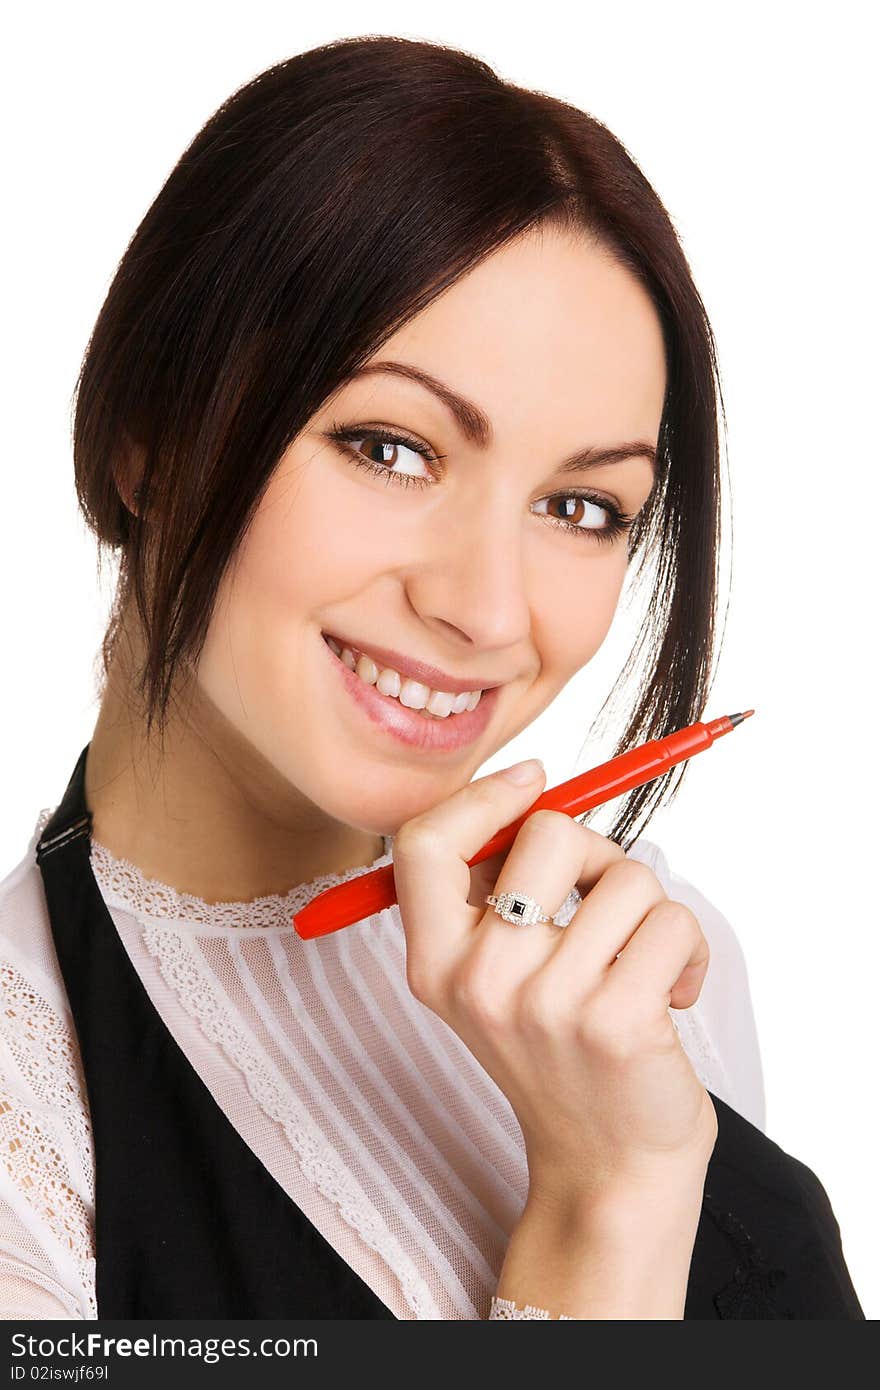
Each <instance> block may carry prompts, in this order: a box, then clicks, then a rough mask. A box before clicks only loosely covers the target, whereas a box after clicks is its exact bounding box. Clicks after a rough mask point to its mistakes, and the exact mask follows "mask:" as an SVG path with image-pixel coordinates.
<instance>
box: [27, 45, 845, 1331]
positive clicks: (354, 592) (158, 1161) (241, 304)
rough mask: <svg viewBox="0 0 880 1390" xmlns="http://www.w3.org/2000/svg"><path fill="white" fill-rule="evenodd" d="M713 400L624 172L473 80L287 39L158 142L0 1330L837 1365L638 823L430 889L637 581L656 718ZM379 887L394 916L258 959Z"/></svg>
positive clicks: (822, 1280)
mask: <svg viewBox="0 0 880 1390" xmlns="http://www.w3.org/2000/svg"><path fill="white" fill-rule="evenodd" d="M717 388H718V383H717V371H716V365H715V356H714V348H713V340H712V334H711V329H710V327H709V325H708V323H707V321H706V317H705V313H704V310H703V306H702V304H701V301H700V298H699V296H698V294H697V291H696V289H695V288H694V285H693V283H692V280H691V277H690V273H689V270H688V266H687V263H686V260H685V257H684V255H683V252H682V250H681V248H680V246H679V244H678V241H677V238H676V236H675V233H674V230H673V228H672V226H671V224H670V221H669V218H668V216H667V215H666V213H665V211H664V209H663V207H662V205H661V204H660V202H659V200H658V198H657V196H656V194H655V193H654V191H653V190H652V189H651V187H650V186H649V184H648V183H647V181H646V180H645V179H644V177H643V176H642V175H641V173H640V172H639V170H638V169H637V167H636V166H635V165H634V163H633V162H632V160H631V159H630V157H629V156H628V155H627V153H626V151H625V150H624V149H623V148H622V146H621V145H620V143H619V142H618V141H617V140H616V139H615V138H614V137H613V136H612V135H611V134H610V132H608V131H607V130H606V129H605V128H604V127H603V126H602V125H600V124H599V123H598V122H597V121H595V120H593V119H592V118H590V117H588V116H586V115H585V114H583V113H582V112H580V111H577V110H575V109H574V108H572V107H569V106H567V105H565V104H564V103H562V102H559V101H556V100H554V99H552V98H550V97H547V96H544V95H543V94H540V93H535V92H529V91H524V90H522V89H520V88H517V87H514V86H513V85H511V84H508V83H505V82H502V81H501V80H500V79H499V78H498V77H497V76H496V75H495V74H494V73H493V72H492V71H491V70H490V69H489V68H488V67H487V66H486V65H485V64H483V63H482V62H480V61H478V60H477V59H476V58H474V57H472V56H470V55H468V54H464V53H460V52H457V51H454V50H451V49H448V48H443V47H440V46H437V45H432V44H427V43H415V42H409V41H405V40H400V39H396V38H389V37H371V38H364V39H347V40H343V41H341V42H338V43H334V44H329V45H327V46H324V47H322V48H319V49H315V50H312V51H311V52H308V53H305V54H303V55H300V56H298V57H296V58H294V59H292V60H290V61H288V62H285V63H281V64H279V65H278V66H277V67H274V68H272V69H270V70H269V71H267V72H265V73H263V74H261V75H260V76H259V77H258V78H256V79H255V80H254V81H252V82H250V83H249V84H248V85H247V86H245V87H244V88H243V89H242V90H241V91H239V92H237V93H236V94H235V95H234V96H233V97H232V98H230V100H229V101H227V102H226V103H225V104H224V105H223V106H222V107H221V108H220V110H219V111H218V112H217V113H216V114H215V116H214V117H213V118H212V119H211V120H210V121H209V122H208V124H207V126H206V127H205V128H204V130H203V131H201V132H200V134H199V135H198V136H197V137H196V139H195V140H194V142H193V143H192V145H191V146H190V148H189V149H188V150H187V151H186V152H185V154H184V155H183V157H182V158H181V160H180V162H179V163H178V165H177V167H176V168H175V169H174V170H173V171H172V173H171V175H170V177H169V179H168V181H167V183H166V185H165V187H164V188H163V189H162V191H161V192H160V194H159V196H158V197H157V199H156V201H155V202H154V204H153V206H152V207H151V208H150V210H149V211H148V213H147V215H146V217H145V218H144V220H143V222H142V224H141V226H140V227H139V229H138V231H137V233H136V234H135V236H134V238H133V240H132V242H131V244H130V246H129V247H128V249H127V250H126V253H125V255H124V257H123V259H122V262H121V264H120V266H119V269H118V271H117V274H116V276H115V278H114V281H113V283H112V285H111V288H110V291H109V293H108V296H107V299H106V302H105V304H104V306H103V308H102V310H101V313H100V315H99V318H98V321H97V324H96V326H95V329H94V333H93V335H92V338H91V341H90V343H89V347H88V351H87V353H86V356H85V359H84V362H83V367H82V372H81V376H80V380H79V383H78V391H77V403H76V420H75V430H74V462H75V469H76V484H77V493H78V498H79V501H80V504H81V507H82V510H83V513H84V515H85V517H86V518H87V520H88V522H89V524H90V526H91V527H92V529H93V530H94V532H95V534H96V536H97V537H98V539H99V542H100V543H101V545H102V546H106V547H110V548H111V549H112V550H113V551H116V552H118V555H119V559H120V570H119V580H118V587H117V591H116V599H115V603H114V609H113V614H112V618H111V622H110V625H109V627H108V631H107V634H106V637H105V641H104V644H103V653H102V654H103V672H104V681H103V685H102V689H101V706H100V713H99V717H98V720H97V724H96V726H95V730H94V733H93V736H92V738H91V740H90V742H89V744H88V745H87V746H86V747H85V748H84V749H83V750H82V752H81V753H80V756H79V758H78V760H77V762H76V765H75V767H74V770H73V773H72V775H71V776H70V779H69V782H68V785H67V788H66V791H65V792H64V795H63V797H62V799H61V801H60V802H59V804H58V805H57V806H56V807H55V808H54V809H52V810H47V811H44V812H43V813H41V815H40V817H39V820H38V823H37V827H36V830H35V833H34V835H33V837H32V839H31V843H30V845H29V846H28V850H27V853H26V855H25V857H24V859H23V860H22V862H21V864H20V865H19V866H18V868H16V869H15V870H13V872H12V873H11V874H10V875H9V877H8V878H7V879H6V881H5V883H4V884H3V886H2V893H3V897H2V904H0V906H2V919H0V920H2V922H3V936H2V947H3V965H4V991H5V998H4V1009H3V1013H2V1023H0V1033H2V1037H3V1039H4V1051H3V1054H2V1058H3V1065H2V1068H0V1080H2V1106H0V1109H2V1115H3V1123H4V1134H5V1138H6V1141H7V1142H6V1143H5V1144H4V1150H3V1151H4V1165H3V1172H2V1174H0V1176H2V1177H3V1182H4V1187H3V1191H2V1197H3V1203H4V1205H3V1207H2V1211H3V1221H4V1227H3V1229H4V1233H5V1234H4V1240H3V1245H2V1274H3V1289H4V1300H5V1301H4V1306H5V1309H6V1316H30V1317H59V1316H62V1317H64V1316H66V1317H86V1318H88V1317H96V1316H98V1315H100V1316H101V1317H102V1318H104V1317H187V1316H223V1317H261V1318H265V1317H277V1316H290V1317H294V1316H299V1317H301V1316H317V1317H359V1318H361V1317H364V1318H389V1317H397V1318H447V1319H452V1318H485V1317H492V1318H501V1319H503V1318H518V1317H565V1318H642V1317H649V1318H681V1317H685V1318H695V1317H710V1318H717V1317H721V1318H730V1317H734V1318H736V1317H841V1318H858V1317H861V1316H862V1313H861V1309H860V1307H859V1303H858V1299H857V1298H856V1295H855V1292H854V1291H853V1288H852V1285H851V1282H850V1279H849V1276H848V1273H847V1270H846V1266H845V1264H844V1260H843V1256H842V1253H841V1247H840V1239H839V1232H838V1230H837V1226H836V1223H835V1221H834V1217H833V1215H832V1213H831V1209H830V1207H829V1205H828V1200H827V1197H826V1196H825V1193H824V1191H823V1189H822V1187H821V1186H820V1184H819V1182H818V1180H817V1179H816V1178H815V1177H814V1176H813V1174H812V1173H811V1172H810V1171H809V1170H808V1169H806V1168H805V1167H803V1165H801V1164H800V1163H798V1162H797V1161H796V1160H794V1159H792V1158H790V1157H788V1156H787V1155H785V1154H784V1153H783V1152H782V1151H781V1150H780V1149H779V1148H777V1146H776V1145H774V1144H773V1143H772V1141H771V1140H770V1139H768V1138H766V1137H765V1136H764V1135H763V1133H762V1132H761V1128H760V1126H761V1125H762V1123H763V1099H762V1095H761V1084H760V1065H759V1061H758V1055H757V1046H756V1043H755V1039H754V1025H753V1020H752V1015H751V1007H750V1004H749V999H748V986H747V982H746V977H745V971H744V968H743V965H742V959H741V954H740V952H739V948H738V946H737V943H736V940H735V937H733V934H732V932H731V931H730V928H729V927H728V926H727V924H726V923H725V922H724V920H723V918H720V916H719V915H718V914H717V913H716V912H715V911H714V910H713V909H712V907H711V905H709V904H708V903H706V902H705V900H704V899H702V898H701V897H700V895H699V894H698V893H697V892H696V891H695V890H694V889H693V888H692V887H691V886H690V885H689V884H687V883H685V881H684V880H682V879H680V878H676V877H675V876H674V875H672V874H671V873H670V871H669V868H668V865H666V862H665V860H664V858H663V856H662V854H661V853H660V851H659V849H658V847H657V846H654V845H651V844H650V843H649V842H647V841H645V840H643V839H640V838H639V837H640V832H641V830H642V829H643V827H644V825H645V824H646V823H647V821H648V820H649V819H650V816H651V814H652V813H653V811H654V810H655V809H656V808H657V806H658V805H659V804H660V803H661V800H662V798H663V796H664V795H665V794H668V793H669V792H670V790H671V779H670V778H669V777H667V778H663V779H660V780H658V781H657V782H655V783H652V784H649V785H647V786H644V787H640V788H638V789H636V790H635V791H634V792H632V793H631V794H630V795H629V796H628V797H627V798H626V799H625V800H624V802H623V803H622V805H621V807H620V808H619V813H618V815H617V818H616V820H615V823H614V826H613V827H612V830H611V833H610V834H609V835H608V836H605V835H601V834H599V833H597V832H596V831H594V830H591V829H589V828H588V827H587V826H585V825H581V824H579V823H577V822H575V821H574V820H571V819H570V818H568V817H566V816H563V815H557V814H553V813H546V812H543V813H539V814H535V815H533V816H531V817H530V818H528V819H527V820H526V822H525V824H524V825H523V827H522V829H521V831H520V832H519V834H518V836H517V838H516V841H515V843H514V845H513V847H512V848H511V849H510V851H509V852H508V853H507V854H506V855H501V856H496V858H495V859H494V860H489V861H486V863H484V864H482V865H480V866H479V868H478V869H475V870H474V871H473V872H471V871H469V870H468V868H467V866H466V863H465V862H464V861H466V860H467V859H468V858H469V857H471V856H472V854H473V853H474V852H475V850H476V849H477V848H479V846H480V845H482V844H483V843H484V842H485V841H486V840H487V839H489V838H490V836H491V835H492V834H494V832H495V831H496V830H497V829H499V828H500V827H501V826H502V825H505V824H508V823H510V822H511V821H512V820H513V819H515V818H516V817H518V816H519V815H521V814H522V813H523V812H524V811H526V810H527V808H528V807H529V806H530V805H531V804H532V802H533V801H534V800H535V798H536V797H537V796H538V795H539V794H540V792H541V791H542V790H543V787H544V779H543V771H542V769H540V767H538V768H535V767H531V768H529V766H528V765H526V766H520V765H518V769H519V770H518V771H517V770H508V772H509V773H510V775H508V773H507V772H505V773H498V774H494V775H493V776H490V777H483V778H479V779H477V780H476V781H472V780H471V779H472V778H473V775H474V773H475V771H476V770H477V769H478V768H479V767H480V765H481V764H483V763H484V762H485V761H486V759H487V758H488V757H490V756H491V755H492V754H493V753H495V752H496V751H497V750H498V749H500V748H502V747H503V746H504V745H505V744H506V743H508V742H509V740H510V739H511V738H512V737H513V736H514V735H516V734H517V733H518V732H520V731H521V730H522V729H524V728H525V727H526V726H527V725H529V724H530V723H531V722H532V721H533V720H534V719H535V718H536V717H537V715H538V714H540V713H541V712H542V711H543V710H544V709H546V708H547V706H548V705H549V704H550V703H551V702H552V701H553V699H554V698H555V697H556V695H558V693H559V692H560V691H561V690H562V688H563V687H564V686H565V684H566V683H567V681H568V680H569V679H570V678H571V677H572V676H573V675H574V674H575V672H576V671H578V670H579V669H581V668H582V667H583V666H584V665H585V664H586V663H587V662H589V661H590V660H591V659H592V657H593V656H594V655H595V653H596V652H597V651H598V649H599V648H600V646H601V645H602V642H603V640H604V638H605V636H606V634H607V632H608V629H609V627H610V625H611V622H612V619H613V616H614V613H615V610H616V607H617V604H618V601H619V598H620V594H621V590H622V586H623V582H624V579H625V577H626V574H627V570H628V566H629V562H630V561H631V560H633V559H635V557H636V556H638V557H639V562H640V570H639V573H640V575H642V574H644V573H645V572H646V570H647V564H648V562H649V561H655V562H656V564H655V566H654V571H653V573H649V577H648V582H647V586H646V587H647V590H648V593H649V598H650V601H649V605H648V612H647V619H646V626H645V629H644V633H643V636H644V637H645V639H647V648H646V650H647V658H646V660H645V663H644V671H643V673H642V676H641V678H640V679H639V680H637V679H636V677H635V675H634V673H633V671H632V670H631V669H630V665H628V666H627V669H626V670H625V671H624V672H623V673H622V676H621V682H620V684H621V685H622V686H623V685H625V687H626V691H627V695H628V698H629V700H630V704H631V708H630V710H629V712H628V714H627V716H626V718H625V719H623V720H622V721H621V725H620V736H619V740H618V748H620V749H623V748H625V747H629V746H632V745H633V744H634V743H636V742H641V741H644V740H645V739H648V738H651V737H657V736H660V735H662V734H664V733H667V732H669V731H671V730H672V729H675V728H679V727H681V726H683V725H686V724H688V723H691V722H693V721H694V720H695V719H697V718H699V717H701V715H702V712H703V710H704V706H705V701H706V697H707V693H708V688H709V681H710V668H711V659H712V655H713V639H714V615H715V608H716V543H717V533H718V512H719V477H718V459H719V442H718V422H717V418H716V404H715V403H716V399H717ZM680 772H681V769H679V774H678V775H679V776H680ZM388 862H393V865H394V873H395V880H396V885H397V890H398V897H399V908H395V909H394V910H391V911H389V912H386V913H382V914H378V915H377V916H376V917H374V918H371V919H366V920H365V921H363V922H360V923H357V924H355V925H353V926H351V927H348V928H346V929H345V930H343V931H340V932H338V933H335V934H333V935H331V936H328V937H325V938H321V939H319V940H316V941H309V942H304V941H301V940H300V939H299V937H298V936H297V935H296V933H295V931H294V930H293V928H292V926H291V920H290V919H291V916H292V914H293V913H294V912H295V911H296V910H297V909H298V908H299V907H301V906H302V905H303V904H304V903H305V902H306V901H308V900H309V898H310V897H311V896H313V895H314V893H315V892H317V891H319V890H320V889H322V888H323V887H325V886H327V885H328V884H330V883H332V882H337V881H341V880H342V879H344V878H346V877H351V876H353V875H354V874H356V873H359V872H362V871H363V870H364V869H366V868H369V867H374V866H377V865H379V864H382V863H388ZM291 885H293V887H291ZM507 890H513V891H516V892H525V893H527V894H528V895H530V896H531V897H533V898H534V900H535V901H536V902H537V903H538V904H539V905H540V907H541V908H542V910H543V912H544V914H545V916H546V917H547V918H548V919H549V920H547V921H545V922H539V923H536V924H535V925H533V926H531V927H529V928H528V929H526V930H516V931H515V930H513V929H512V926H511V924H510V922H509V921H508V920H507V919H506V918H505V917H504V916H503V915H502V914H501V912H499V911H497V910H496V906H497V905H496V906H492V905H489V904H487V898H488V897H489V896H491V895H492V894H493V893H497V894H500V893H503V892H505V891H507ZM554 919H558V920H554ZM710 948H711V966H710V964H709V961H710ZM670 1010H672V1011H681V1012H680V1013H679V1012H670Z"/></svg>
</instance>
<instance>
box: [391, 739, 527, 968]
mask: <svg viewBox="0 0 880 1390" xmlns="http://www.w3.org/2000/svg"><path fill="white" fill-rule="evenodd" d="M533 770H534V774H535V775H534V777H533V779H532V780H531V781H527V782H525V783H517V782H514V781H511V780H509V779H508V778H507V777H506V776H505V772H506V771H509V769H504V770H502V771H500V772H494V773H490V774H489V775H488V776H486V777H480V778H477V779H476V781H473V782H469V783H468V784H467V786H464V787H461V788H460V789H459V790H458V791H456V792H453V793H452V795H451V796H448V797H446V798H445V799H444V800H443V801H441V802H439V803H438V804H437V805H436V806H432V807H430V808H429V809H428V810H427V811H424V812H422V814H421V815H418V816H414V817H413V818H412V819H411V820H408V821H406V822H405V823H404V824H403V825H402V826H401V828H400V830H399V831H398V833H397V835H396V836H395V837H394V844H393V849H392V863H393V868H394V885H395V889H396V893H397V903H398V907H399V910H400V917H401V921H402V923H403V927H404V931H405V933H406V939H407V955H408V956H409V955H410V954H411V952H412V951H413V950H415V951H417V952H425V953H430V955H431V957H432V959H437V960H439V958H440V956H443V955H446V956H448V955H449V954H450V953H451V952H455V951H456V950H457V949H458V948H459V946H460V945H461V943H462V941H463V940H464V939H465V938H466V936H467V935H468V934H469V932H470V931H471V930H472V928H473V925H474V922H475V921H477V920H479V917H480V915H481V912H480V910H479V909H476V908H472V907H469V905H468V893H469V891H470V883H471V870H470V866H469V863H468V861H469V860H470V859H472V858H473V856H474V855H475V854H476V853H477V851H478V850H480V849H482V848H483V845H485V844H486V843H487V842H488V841H489V840H491V839H492V837H493V835H495V834H497V832H498V831H499V830H501V829H502V828H503V827H504V826H507V825H510V824H511V823H512V822H513V821H515V820H517V819H518V818H519V817H520V816H521V815H523V814H524V812H525V811H526V810H527V809H528V807H529V806H530V805H531V804H532V802H533V801H535V800H536V798H537V797H538V796H540V794H541V791H542V790H543V787H544V781H545V778H546V773H545V770H544V768H543V767H542V766H541V764H540V763H538V762H536V763H535V764H534V769H533ZM483 910H485V909H483ZM438 953H439V955H438Z"/></svg>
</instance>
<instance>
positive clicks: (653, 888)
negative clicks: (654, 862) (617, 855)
mask: <svg viewBox="0 0 880 1390" xmlns="http://www.w3.org/2000/svg"><path fill="white" fill-rule="evenodd" d="M605 873H606V875H608V874H611V875H613V877H614V879H618V878H619V879H620V881H621V883H623V882H626V884H627V886H628V887H629V886H633V887H636V888H638V887H641V889H642V890H643V891H644V892H645V893H655V894H656V892H657V890H658V888H659V890H660V892H661V893H663V895H664V897H665V896H666V895H665V892H664V889H663V885H662V884H661V882H660V880H659V878H658V877H657V875H656V874H655V873H654V870H653V869H649V868H648V866H647V864H643V863H642V861H641V860H640V859H628V858H627V857H626V856H624V857H623V858H622V859H618V860H617V861H616V862H615V863H614V864H612V865H610V867H609V868H607V869H606V870H605Z"/></svg>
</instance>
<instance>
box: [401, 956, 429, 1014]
mask: <svg viewBox="0 0 880 1390" xmlns="http://www.w3.org/2000/svg"><path fill="white" fill-rule="evenodd" d="M406 983H407V985H408V986H409V991H410V993H411V994H412V995H413V996H414V997H415V998H416V999H418V1000H419V1002H420V1003H422V1004H427V1005H428V1007H429V1008H430V1007H431V1003H432V1000H433V999H434V998H435V995H436V985H437V978H436V974H435V972H434V971H432V970H429V969H428V967H427V963H426V962H425V961H423V960H422V959H421V958H419V957H415V956H410V955H407V959H406Z"/></svg>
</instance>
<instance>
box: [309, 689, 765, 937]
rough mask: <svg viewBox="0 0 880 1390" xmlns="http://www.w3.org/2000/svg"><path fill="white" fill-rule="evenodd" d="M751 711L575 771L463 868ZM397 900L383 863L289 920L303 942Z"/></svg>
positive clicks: (709, 738) (708, 739) (658, 771)
mask: <svg viewBox="0 0 880 1390" xmlns="http://www.w3.org/2000/svg"><path fill="white" fill-rule="evenodd" d="M754 713H755V711H754V710H753V709H748V710H746V712H745V714H723V715H722V716H721V718H720V719H713V720H712V721H711V723H709V724H702V723H699V722H698V723H696V724H690V725H688V727H687V728H686V729H678V730H677V731H676V732H675V733H672V734H667V735H666V737H665V738H658V739H650V740H649V742H648V743H642V744H639V746H638V747H637V748H631V749H630V750H629V752H628V753H621V754H620V756H619V757H617V758H612V759H611V761H610V762H607V763H602V764H601V766H599V767H593V768H590V770H589V771H588V772H581V773H579V774H578V776H577V777H572V778H571V779H570V781H568V782H560V784H559V786H558V787H551V788H550V789H549V790H548V791H544V792H542V793H541V795H540V796H539V797H538V798H537V799H536V800H535V801H533V802H532V804H531V806H530V807H529V808H528V810H527V811H525V812H524V813H523V814H522V815H521V816H520V817H519V819H518V820H515V821H511V823H510V825H505V826H503V827H502V829H501V830H499V831H498V833H497V834H496V835H493V836H492V839H491V840H489V841H487V843H486V844H485V845H483V848H482V849H480V850H478V851H477V853H476V854H475V855H474V856H473V858H472V859H469V860H468V861H467V862H468V865H469V866H473V865H474V864H479V863H480V862H481V861H482V860H483V859H488V858H490V856H491V855H493V854H498V853H499V851H500V850H504V849H509V848H510V846H511V845H512V844H513V842H514V840H515V839H516V836H517V832H518V831H519V828H520V826H521V825H522V824H523V821H525V820H526V819H527V818H528V817H529V816H531V815H532V814H533V813H534V812H535V811H541V810H544V809H546V810H550V811H564V812H565V814H566V815H567V816H577V815H580V813H581V812H582V811H589V810H591V809H592V808H593V807H594V806H601V805H602V803H603V802H605V801H613V800H614V798H615V797H616V796H620V795H622V793H623V792H628V791H631V790H632V788H633V787H640V786H641V785H642V784H643V783H644V782H653V781H654V779H655V777H662V776H663V774H664V772H667V771H668V770H669V768H670V767H672V766H673V765H674V764H675V763H682V762H684V761H685V760H686V759H687V758H690V757H693V755H694V753H702V752H703V749H704V748H711V746H712V744H713V743H714V742H715V740H716V739H717V738H721V737H722V735H723V734H729V733H730V731H731V729H735V728H736V726H737V724H741V723H742V721H743V720H744V719H748V717H749V715H750V714H754ZM396 902H397V889H396V888H395V885H394V865H393V864H386V865H384V867H383V868H381V869H373V870H372V872H370V873H368V874H360V875H359V876H358V877H357V878H352V879H349V880H348V881H347V882H346V883H338V884H336V886H335V887H333V888H327V889H325V890H324V892H323V893H318V895H317V896H316V897H314V898H312V901H311V902H310V903H307V904H306V906H305V907H304V908H302V910H301V911H300V912H298V913H297V914H296V916H295V917H294V918H293V925H294V927H295V928H296V931H297V932H298V933H299V935H300V936H301V937H302V938H303V939H304V940H310V939H311V938H312V937H315V936H328V935H329V934H330V932H334V931H339V930H340V928H342V927H349V926H351V924H352V922H360V921H361V920H362V919H363V918H364V917H370V916H372V914H373V913H374V912H381V910H382V908H383V907H391V906H392V904H393V903H396Z"/></svg>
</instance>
